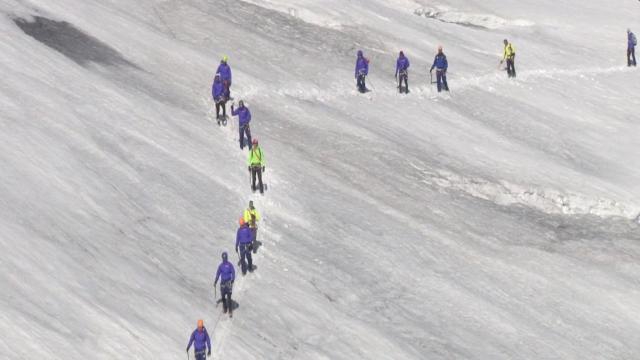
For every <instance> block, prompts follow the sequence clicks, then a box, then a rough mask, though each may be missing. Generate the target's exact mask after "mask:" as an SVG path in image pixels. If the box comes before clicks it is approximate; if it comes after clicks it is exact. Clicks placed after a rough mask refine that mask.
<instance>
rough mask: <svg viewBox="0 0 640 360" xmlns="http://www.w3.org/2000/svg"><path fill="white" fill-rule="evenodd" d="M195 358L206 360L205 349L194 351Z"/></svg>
mask: <svg viewBox="0 0 640 360" xmlns="http://www.w3.org/2000/svg"><path fill="white" fill-rule="evenodd" d="M194 355H195V357H196V360H207V350H200V351H195V352H194Z"/></svg>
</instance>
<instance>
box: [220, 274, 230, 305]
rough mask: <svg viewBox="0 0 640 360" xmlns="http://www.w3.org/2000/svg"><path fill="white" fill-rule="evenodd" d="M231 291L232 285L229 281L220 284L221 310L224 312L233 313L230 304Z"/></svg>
mask: <svg viewBox="0 0 640 360" xmlns="http://www.w3.org/2000/svg"><path fill="white" fill-rule="evenodd" d="M232 291H233V285H231V281H225V282H222V283H220V292H221V293H222V309H223V310H224V312H227V310H229V311H233V307H232V302H231V292H232Z"/></svg>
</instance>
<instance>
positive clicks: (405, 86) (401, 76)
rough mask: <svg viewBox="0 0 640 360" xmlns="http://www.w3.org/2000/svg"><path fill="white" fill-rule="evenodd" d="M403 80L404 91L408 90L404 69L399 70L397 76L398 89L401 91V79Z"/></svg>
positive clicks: (407, 78)
mask: <svg viewBox="0 0 640 360" xmlns="http://www.w3.org/2000/svg"><path fill="white" fill-rule="evenodd" d="M403 80H404V92H406V93H408V92H409V75H408V74H407V72H406V71H401V72H400V74H399V77H398V89H399V90H400V92H402V91H403V90H402V81H403Z"/></svg>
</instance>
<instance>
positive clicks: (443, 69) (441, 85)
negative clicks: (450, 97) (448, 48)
mask: <svg viewBox="0 0 640 360" xmlns="http://www.w3.org/2000/svg"><path fill="white" fill-rule="evenodd" d="M434 68H435V69H436V80H437V82H438V92H441V91H442V90H445V91H449V84H447V69H448V68H449V62H448V61H447V56H446V55H445V54H444V53H443V52H442V45H440V46H438V53H437V54H436V57H435V59H433V65H431V69H429V73H432V72H433V69H434Z"/></svg>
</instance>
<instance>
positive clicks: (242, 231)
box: [236, 217, 253, 275]
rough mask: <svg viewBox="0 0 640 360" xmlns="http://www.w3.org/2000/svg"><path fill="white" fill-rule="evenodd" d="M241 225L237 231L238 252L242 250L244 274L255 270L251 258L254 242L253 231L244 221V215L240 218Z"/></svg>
mask: <svg viewBox="0 0 640 360" xmlns="http://www.w3.org/2000/svg"><path fill="white" fill-rule="evenodd" d="M239 223H240V227H239V228H238V232H237V233H236V253H238V251H240V253H239V254H240V266H241V267H242V275H245V274H246V273H247V270H249V272H253V260H252V258H251V244H252V243H253V233H252V232H251V229H249V224H248V223H247V222H245V221H244V217H241V218H240V221H239Z"/></svg>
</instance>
